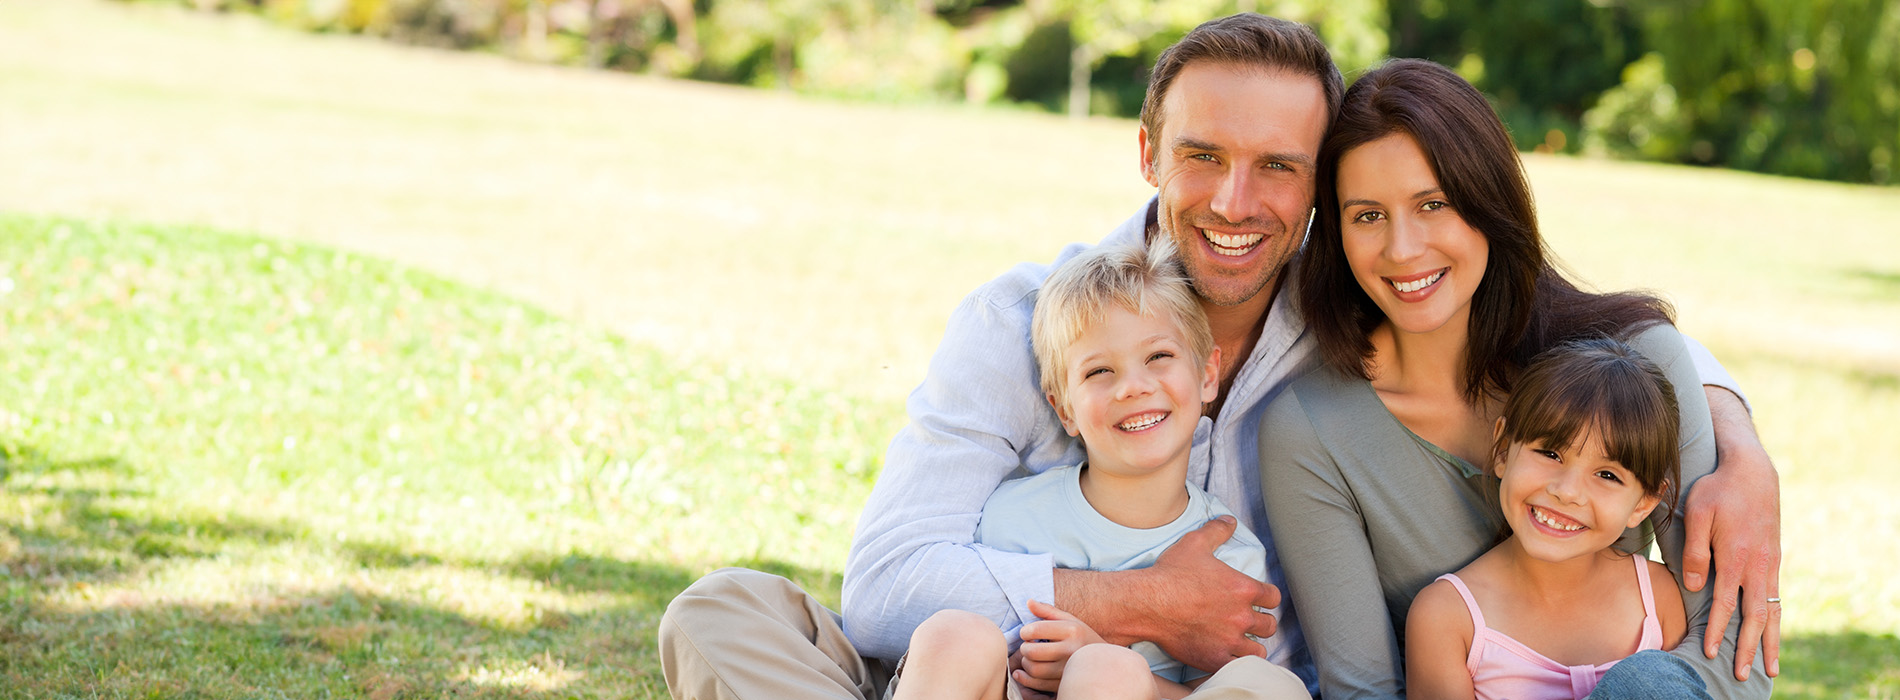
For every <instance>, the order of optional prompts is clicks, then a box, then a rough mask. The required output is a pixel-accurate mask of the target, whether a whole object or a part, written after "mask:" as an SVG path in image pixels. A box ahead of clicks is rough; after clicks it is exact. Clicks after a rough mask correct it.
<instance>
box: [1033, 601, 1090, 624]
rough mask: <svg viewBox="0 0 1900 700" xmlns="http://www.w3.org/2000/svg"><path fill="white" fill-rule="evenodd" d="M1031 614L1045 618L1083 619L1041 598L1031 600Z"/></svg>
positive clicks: (1078, 620) (1076, 620) (1077, 620)
mask: <svg viewBox="0 0 1900 700" xmlns="http://www.w3.org/2000/svg"><path fill="white" fill-rule="evenodd" d="M1029 614H1031V615H1035V616H1036V617H1040V618H1042V619H1044V620H1071V621H1075V622H1080V621H1081V620H1080V619H1079V618H1077V617H1076V616H1074V615H1070V614H1069V613H1067V612H1064V611H1062V610H1061V609H1060V608H1057V607H1056V606H1054V605H1050V604H1048V603H1044V602H1042V601H1040V600H1031V601H1029Z"/></svg>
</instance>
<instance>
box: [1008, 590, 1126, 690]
mask: <svg viewBox="0 0 1900 700" xmlns="http://www.w3.org/2000/svg"><path fill="white" fill-rule="evenodd" d="M1029 612H1031V613H1034V614H1035V616H1036V617H1039V618H1042V619H1040V620H1037V621H1035V622H1031V623H1029V624H1027V625H1023V629H1022V637H1023V645H1022V648H1021V650H1019V651H1018V652H1017V656H1018V657H1020V658H1021V667H1020V668H1018V669H1016V670H1013V671H1011V676H1012V677H1013V678H1015V679H1016V682H1017V683H1019V684H1021V685H1022V686H1023V687H1024V688H1028V689H1030V690H1034V691H1039V692H1042V693H1048V694H1054V693H1055V692H1056V686H1057V685H1059V684H1060V683H1061V681H1062V669H1063V667H1064V666H1067V665H1068V663H1069V657H1070V656H1073V655H1074V654H1075V652H1076V650H1077V649H1081V648H1082V647H1085V646H1088V645H1090V644H1107V643H1108V642H1107V641H1105V640H1103V639H1102V636H1101V635H1099V634H1096V633H1095V630H1092V629H1089V626H1088V625H1087V624H1084V623H1083V622H1082V621H1081V620H1079V619H1076V617H1075V616H1074V615H1070V614H1068V613H1066V612H1063V611H1061V610H1059V609H1057V608H1056V606H1053V605H1049V604H1047V603H1043V602H1041V601H1035V600H1032V601H1029Z"/></svg>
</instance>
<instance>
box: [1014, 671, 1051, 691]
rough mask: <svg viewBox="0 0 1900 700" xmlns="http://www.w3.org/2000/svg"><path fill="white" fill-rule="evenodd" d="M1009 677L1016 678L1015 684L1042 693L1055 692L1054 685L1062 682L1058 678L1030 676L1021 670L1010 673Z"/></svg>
mask: <svg viewBox="0 0 1900 700" xmlns="http://www.w3.org/2000/svg"><path fill="white" fill-rule="evenodd" d="M1010 677H1011V678H1014V679H1016V684H1017V685H1020V686H1022V687H1023V688H1025V689H1027V690H1032V691H1035V692H1038V693H1043V694H1053V693H1055V692H1056V686H1058V685H1061V683H1062V682H1061V681H1060V680H1049V679H1043V678H1037V677H1035V676H1031V675H1029V674H1027V673H1024V672H1022V671H1017V672H1015V673H1013V674H1011V675H1010Z"/></svg>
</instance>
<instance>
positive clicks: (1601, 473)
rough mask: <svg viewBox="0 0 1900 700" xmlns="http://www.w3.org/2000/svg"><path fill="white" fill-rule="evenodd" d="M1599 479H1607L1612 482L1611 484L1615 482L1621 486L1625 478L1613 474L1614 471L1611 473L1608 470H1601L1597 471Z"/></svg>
mask: <svg viewBox="0 0 1900 700" xmlns="http://www.w3.org/2000/svg"><path fill="white" fill-rule="evenodd" d="M1597 478H1599V479H1605V480H1608V481H1611V482H1614V483H1618V484H1620V483H1623V477H1620V476H1617V475H1616V472H1613V471H1610V470H1608V469H1600V470H1598V471H1597Z"/></svg>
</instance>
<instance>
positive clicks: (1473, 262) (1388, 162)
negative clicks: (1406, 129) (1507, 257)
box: [1338, 132, 1491, 334]
mask: <svg viewBox="0 0 1900 700" xmlns="http://www.w3.org/2000/svg"><path fill="white" fill-rule="evenodd" d="M1338 187H1339V207H1340V216H1339V220H1340V229H1341V234H1340V235H1341V236H1342V241H1341V243H1342V244H1343V246H1344V248H1345V251H1346V264H1347V265H1348V266H1350V267H1351V268H1352V275H1353V277H1354V278H1355V279H1357V280H1358V281H1359V287H1360V288H1361V289H1364V290H1365V291H1366V295H1367V296H1369V297H1372V301H1373V303H1375V304H1378V305H1379V310H1381V311H1383V312H1385V318H1386V322H1387V323H1389V324H1391V326H1392V328H1393V330H1395V331H1397V332H1399V333H1407V334H1428V333H1435V332H1438V331H1440V330H1441V329H1450V330H1451V331H1452V332H1456V333H1463V332H1464V331H1465V328H1466V322H1467V319H1468V318H1469V317H1470V315H1471V297H1472V295H1473V294H1475V293H1477V291H1478V282H1479V281H1481V280H1483V279H1484V267H1485V264H1486V262H1487V260H1488V257H1489V254H1490V250H1491V246H1490V244H1489V243H1488V242H1487V241H1486V240H1485V238H1484V234H1481V233H1478V232H1477V231H1476V230H1475V229H1473V228H1471V227H1470V226H1468V225H1466V224H1465V220H1464V218H1463V217H1460V216H1459V215H1458V212H1457V211H1456V210H1454V209H1452V208H1451V202H1450V200H1447V199H1446V198H1445V193H1444V191H1443V190H1442V189H1440V188H1439V185H1438V178H1437V177H1436V176H1434V175H1433V174H1432V167H1431V164H1430V163H1429V162H1428V161H1427V160H1426V159H1425V151H1424V149H1421V148H1419V145H1418V141H1417V140H1416V139H1414V138H1412V136H1411V135H1410V134H1406V133H1403V132H1399V133H1394V134H1392V135H1389V136H1386V137H1384V138H1381V139H1379V140H1377V141H1373V142H1371V143H1368V144H1365V145H1363V146H1360V147H1358V148H1354V149H1352V150H1350V151H1347V152H1346V154H1345V155H1344V156H1342V157H1341V158H1340V159H1339V181H1338Z"/></svg>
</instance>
